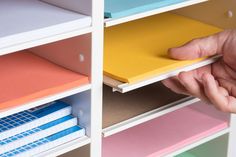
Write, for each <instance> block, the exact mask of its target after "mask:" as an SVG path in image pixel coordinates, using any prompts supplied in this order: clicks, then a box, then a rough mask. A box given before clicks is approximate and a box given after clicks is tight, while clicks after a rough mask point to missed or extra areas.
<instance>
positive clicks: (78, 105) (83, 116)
mask: <svg viewBox="0 0 236 157" xmlns="http://www.w3.org/2000/svg"><path fill="white" fill-rule="evenodd" d="M63 101H64V102H66V103H68V104H70V105H71V106H72V114H73V115H74V116H75V117H77V118H78V119H79V125H80V126H82V127H84V128H85V129H86V135H88V136H91V92H90V91H85V92H82V93H78V94H75V95H72V96H70V97H67V98H65V99H63Z"/></svg>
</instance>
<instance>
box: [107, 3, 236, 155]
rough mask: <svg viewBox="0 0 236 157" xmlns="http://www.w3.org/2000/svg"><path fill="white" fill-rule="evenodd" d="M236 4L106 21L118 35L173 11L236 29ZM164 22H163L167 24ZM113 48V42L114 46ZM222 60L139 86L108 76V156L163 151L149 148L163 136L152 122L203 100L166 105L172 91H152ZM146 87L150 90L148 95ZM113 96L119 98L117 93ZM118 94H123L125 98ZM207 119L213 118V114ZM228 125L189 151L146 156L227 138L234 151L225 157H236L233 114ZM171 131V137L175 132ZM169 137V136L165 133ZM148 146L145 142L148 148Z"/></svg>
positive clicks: (190, 7)
mask: <svg viewBox="0 0 236 157" xmlns="http://www.w3.org/2000/svg"><path fill="white" fill-rule="evenodd" d="M202 2H204V3H202ZM198 3H199V4H198ZM200 3H201V4H200ZM235 4H236V2H233V1H223V0H213V1H191V0H190V1H186V2H183V3H179V4H176V5H170V6H167V7H162V8H158V9H154V10H150V11H145V12H141V13H137V14H133V15H129V16H125V17H120V18H107V19H105V21H104V25H105V27H111V28H109V29H112V27H113V26H115V28H114V30H117V29H118V27H119V25H120V24H121V25H122V24H123V23H126V22H129V23H132V21H134V20H138V19H141V18H147V17H148V16H153V15H156V14H159V13H164V12H167V11H171V12H172V13H175V14H178V15H183V16H186V17H189V18H192V19H195V20H198V21H201V22H203V23H207V24H211V25H213V26H217V27H219V28H222V29H226V28H235V22H236V18H235V17H234V15H233V16H231V15H232V14H234V13H235V11H236V8H235ZM159 22H160V23H161V21H159ZM140 28H142V27H140ZM140 31H141V30H140ZM121 33H122V32H121ZM111 44H113V43H112V42H111ZM218 57H220V56H215V58H212V59H209V60H205V61H203V62H200V63H197V64H193V65H190V66H188V67H184V68H180V69H177V70H173V71H171V72H169V73H164V74H161V75H158V76H153V77H150V78H147V79H145V80H142V81H136V82H134V83H126V82H121V81H118V80H116V79H114V78H112V77H109V76H107V75H104V84H106V85H107V86H110V87H111V88H109V89H107V87H105V88H104V96H103V98H104V99H103V102H104V104H103V109H104V115H103V118H104V119H103V136H104V138H103V140H104V141H103V157H108V156H109V157H110V156H113V157H116V156H117V154H119V155H120V156H124V157H126V155H127V157H128V156H136V157H137V156H139V155H140V154H142V153H143V152H145V151H146V152H148V150H149V149H152V148H153V147H154V146H156V147H159V146H158V145H159V143H155V142H153V143H152V142H150V143H149V142H148V141H146V138H148V139H150V141H152V140H151V137H153V138H154V137H156V136H157V135H156V134H154V133H153V134H152V129H155V124H154V123H153V124H152V126H151V124H150V123H152V122H153V121H155V120H156V121H158V119H159V118H160V119H161V118H162V117H163V116H168V115H171V114H172V112H176V111H178V110H182V109H184V108H186V107H190V108H191V106H192V104H194V103H196V102H198V101H199V100H198V99H196V98H191V97H185V98H178V99H177V100H176V99H174V100H173V99H172V101H171V102H168V101H166V100H167V98H166V97H165V96H164V95H168V96H169V97H172V96H173V95H172V94H171V93H168V92H166V91H165V90H164V89H163V88H161V87H159V90H158V89H157V91H155V90H151V89H152V86H153V85H154V84H155V83H156V82H158V81H161V80H164V79H166V78H169V77H172V76H175V75H177V74H178V73H179V72H181V71H189V70H193V69H196V68H199V67H202V66H205V65H208V64H211V63H214V62H215V61H216V60H217V59H218ZM124 70H125V69H124ZM146 88H150V89H149V90H146ZM108 90H110V93H109V92H108ZM112 91H113V92H115V93H113V94H111V93H112ZM116 92H118V93H119V94H118V93H116ZM153 93H156V94H157V95H158V94H160V95H161V96H159V97H161V98H162V99H164V100H163V101H160V100H161V99H160V100H157V99H155V96H154V95H153ZM122 94H123V96H122ZM149 95H150V97H149ZM157 97H158V96H157ZM142 99H143V100H142ZM155 101H156V105H153V104H155ZM163 102H164V103H163ZM150 104H152V105H150ZM150 106H152V107H150ZM140 108H146V110H144V109H143V110H141V109H140ZM205 114H206V115H208V114H209V113H205ZM189 118H190V117H189ZM176 119H177V118H176ZM163 122H164V121H163ZM176 122H177V120H176ZM149 124H150V126H149ZM227 124H228V126H227V127H225V128H224V129H222V130H219V131H216V132H215V133H212V134H211V135H207V136H205V137H203V138H201V139H198V140H196V141H192V142H190V143H188V144H187V145H185V146H182V147H179V148H178V149H177V150H174V151H170V152H168V153H166V154H165V155H153V154H143V156H158V157H159V156H161V157H162V156H163V157H174V156H176V155H179V154H181V153H184V152H186V151H188V150H191V149H193V148H196V147H198V146H200V145H202V144H204V143H206V142H208V141H212V140H214V139H216V138H218V137H221V136H223V135H229V140H228V146H227V148H228V154H226V153H224V155H225V156H222V157H234V156H235V155H236V152H235V149H234V146H235V138H236V134H235V126H236V120H235V115H234V114H231V115H230V118H229V119H228V120H227ZM166 125H168V124H166ZM198 125H201V124H198ZM145 127H150V129H149V130H148V129H146V130H145ZM193 128H194V127H193ZM174 130H175V128H174V127H173V131H174ZM189 130H191V127H189ZM166 131H167V132H168V131H169V130H166ZM183 132H184V131H183ZM183 132H181V131H180V132H179V133H180V134H181V133H183ZM177 133H178V132H177ZM150 134H152V135H150ZM163 136H165V134H164V133H163ZM167 136H168V135H167ZM176 136H178V135H176ZM166 138H168V137H166ZM136 139H139V140H136ZM156 140H157V141H158V140H160V139H159V138H156ZM129 142H130V143H129ZM142 143H145V146H144V145H143V144H142ZM154 143H155V144H154ZM160 143H161V142H160ZM152 144H153V145H152ZM163 144H166V142H163ZM160 145H161V144H160ZM172 146H173V147H174V146H175V145H174V144H173V145H172ZM172 146H170V147H172ZM134 148H135V149H134ZM157 149H158V148H157ZM218 149H219V148H218ZM157 151H159V150H157ZM209 151H214V150H212V149H211V150H209ZM154 152H155V151H154ZM149 153H150V152H149ZM111 154H113V155H111ZM119 155H118V156H119ZM141 156H142V155H140V157H141Z"/></svg>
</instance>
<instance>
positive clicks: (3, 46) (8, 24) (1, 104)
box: [0, 0, 236, 157]
mask: <svg viewBox="0 0 236 157" xmlns="http://www.w3.org/2000/svg"><path fill="white" fill-rule="evenodd" d="M203 2H204V3H203ZM235 6H236V2H234V1H230V0H226V1H225V0H212V1H207V0H186V1H185V2H181V3H178V4H174V5H170V6H165V7H162V8H158V9H154V10H150V11H145V12H142V13H137V14H134V15H130V16H127V17H122V18H110V19H105V20H104V0H1V1H0V21H1V26H0V62H1V59H2V58H3V57H6V56H9V55H13V54H19V53H24V52H25V51H27V53H29V54H33V55H35V56H37V57H39V58H41V59H42V60H44V61H45V62H48V63H50V64H52V65H53V66H57V67H59V68H60V69H61V70H62V71H66V72H68V73H70V74H71V75H72V74H73V76H74V75H78V76H81V77H83V78H86V79H87V82H86V83H83V84H81V85H79V84H76V85H74V86H70V87H67V88H60V90H52V91H50V92H48V93H47V94H44V95H41V96H39V95H37V92H38V91H37V89H34V87H33V85H32V86H30V87H28V86H27V85H28V82H27V80H26V81H25V80H24V79H22V82H20V84H22V85H24V88H22V91H24V90H25V89H27V90H26V91H27V92H28V91H29V90H32V93H31V94H35V93H36V95H37V97H32V96H31V97H30V98H28V97H27V94H26V95H23V96H20V97H14V94H15V93H16V91H17V90H12V92H10V93H14V94H12V95H13V96H11V94H9V96H10V98H12V99H11V100H5V99H3V96H4V93H5V92H4V90H3V89H6V87H7V86H8V85H9V82H8V81H7V79H5V80H3V79H1V78H2V77H1V78H0V82H1V81H2V82H1V83H0V85H1V86H0V91H1V93H0V118H3V117H6V116H9V115H12V114H15V113H18V112H21V111H24V110H28V109H31V108H34V107H38V106H41V105H43V104H47V103H50V102H52V101H56V100H61V101H64V102H67V103H68V104H71V106H72V114H73V115H74V116H76V117H78V119H79V125H80V126H82V127H83V128H85V130H86V136H84V137H82V138H77V139H75V140H73V141H70V142H67V143H65V144H63V145H60V146H57V147H54V148H53V149H49V150H45V151H43V152H41V153H40V154H38V155H36V156H37V157H44V156H60V155H63V156H67V153H68V152H73V151H74V150H76V149H77V150H80V147H84V146H85V147H86V151H89V153H86V154H90V157H102V154H103V155H104V152H107V151H110V150H106V149H107V148H109V149H111V148H112V146H114V147H119V144H122V142H127V141H128V142H129V140H127V138H126V137H130V138H132V139H138V138H139V137H142V138H143V141H145V139H146V138H145V137H147V138H150V139H151V138H152V136H153V137H157V136H156V135H157V134H153V132H151V133H150V134H149V133H148V132H149V131H150V130H151V131H152V129H154V130H155V129H156V130H158V129H157V127H155V126H156V125H154V124H158V125H162V124H163V123H162V122H161V120H162V119H163V117H166V118H164V120H163V122H166V123H167V122H168V121H169V119H168V117H169V116H170V117H172V119H171V122H172V124H173V127H170V126H168V127H167V128H171V129H173V130H175V129H176V128H178V127H177V126H175V122H174V120H175V118H176V121H177V122H179V123H180V122H181V121H180V120H178V117H181V116H182V115H181V113H188V112H187V110H189V109H191V108H193V106H194V105H192V104H194V103H199V99H197V98H194V97H190V96H183V95H178V94H175V93H173V92H171V91H170V90H168V89H167V88H165V87H164V86H162V85H160V84H159V83H157V82H158V81H161V80H164V79H167V78H169V77H172V76H175V75H177V74H178V73H179V72H181V71H189V70H192V69H196V68H199V67H202V66H205V65H208V64H211V63H213V62H215V61H216V60H217V59H218V58H219V57H220V56H215V57H213V58H210V59H208V60H204V61H202V62H199V63H197V64H193V65H190V66H187V67H183V68H180V69H177V70H173V71H171V72H168V73H163V74H161V75H158V76H153V77H150V78H147V79H145V80H142V81H139V82H135V83H130V84H129V83H124V82H120V81H117V80H115V79H112V78H110V77H107V76H103V44H104V43H103V33H104V31H103V29H104V27H110V26H115V25H117V26H119V24H122V23H125V22H132V21H133V20H138V19H141V18H147V17H148V16H152V15H156V14H159V13H164V12H169V11H171V12H172V13H175V14H179V15H184V16H187V17H189V18H192V19H196V20H199V21H202V22H204V23H208V24H212V25H215V26H218V27H220V28H223V29H224V28H235V23H236V18H235V17H234V16H229V15H228V16H227V13H234V12H236V7H235ZM160 22H161V21H160ZM111 28H112V27H111ZM14 61H16V60H15V59H14V60H12V62H11V65H14ZM26 63H27V62H26ZM0 65H2V67H0V70H1V68H2V69H3V68H4V69H5V68H6V69H7V67H8V65H7V64H5V65H4V62H1V64H0ZM15 68H16V69H17V68H19V67H17V66H15ZM32 68H33V67H31V66H30V65H28V66H26V69H29V70H31V71H34V69H32ZM13 70H14V69H13ZM46 70H47V69H42V71H46ZM53 73H54V71H51V73H48V75H49V74H50V75H51V74H52V75H53ZM0 74H2V73H1V71H0ZM13 74H14V71H13ZM13 76H15V79H17V80H19V78H20V76H24V73H23V74H21V75H13ZM64 76H65V75H64ZM64 76H62V78H63V77H64ZM9 77H10V75H9ZM29 78H31V77H28V79H29ZM11 80H13V81H12V82H14V77H11ZM44 81H45V80H42V81H40V80H38V81H37V83H35V84H36V85H37V84H40V83H44ZM54 81H55V80H51V82H54ZM46 82H47V80H46ZM49 82H50V80H49ZM67 83H68V82H67ZM70 83H71V82H70V81H69V84H70ZM103 83H104V84H106V85H108V86H110V87H111V88H109V87H107V86H104V87H103ZM58 86H60V85H57V87H58ZM51 88H54V86H53V87H51V86H48V87H46V90H47V89H51ZM28 89H29V90H28ZM102 90H103V91H102ZM114 91H118V92H114ZM39 92H40V91H39ZM25 97H26V98H27V99H26V98H25ZM20 98H24V99H20ZM102 99H103V101H102ZM14 100H15V101H14ZM12 102H13V103H12ZM102 102H104V103H102ZM9 104H10V106H8V105H9ZM183 111H184V112H183ZM207 111H211V112H208V113H205V112H204V111H202V110H201V109H195V111H194V112H192V113H194V114H195V115H197V116H199V117H200V118H202V117H203V119H207V120H209V122H212V121H213V122H216V124H215V126H214V125H212V126H211V127H209V128H207V127H206V126H204V127H206V128H207V130H206V132H205V131H204V130H201V131H199V132H198V133H199V134H201V138H200V136H199V138H195V140H192V141H187V145H181V146H178V147H175V148H177V149H174V150H172V151H170V152H168V153H165V155H163V156H165V157H174V156H176V155H179V154H181V153H183V152H186V151H188V150H190V149H193V148H195V147H197V146H199V145H201V144H204V143H206V142H208V141H211V140H213V139H216V138H217V137H220V136H222V135H225V134H228V135H229V140H228V144H229V145H228V155H225V157H235V156H236V151H235V145H236V144H235V138H236V116H235V115H233V114H231V115H230V117H227V120H225V119H224V118H223V119H224V120H222V119H221V118H218V117H217V116H215V115H218V114H219V113H218V112H216V111H214V110H211V109H207ZM178 112H179V115H178V114H177V113H178ZM175 114H176V115H175ZM173 115H175V116H173ZM184 116H185V117H184V120H186V123H187V122H188V117H187V116H186V115H184ZM228 116H229V115H228ZM102 117H103V119H102ZM173 117H174V120H173ZM189 117H190V116H189ZM225 117H226V116H225ZM166 119H167V120H166ZM195 122H198V117H195ZM166 123H164V124H166ZM149 124H152V125H150V126H148V125H149ZM204 124H205V125H206V124H207V122H206V123H204ZM188 125H189V129H191V127H194V125H192V124H190V123H188ZM146 126H148V127H150V128H152V129H149V130H148V129H146V128H145V127H146ZM215 127H216V128H215ZM218 127H219V128H218ZM136 128H138V129H140V130H141V131H140V132H138V131H136V130H135V129H136ZM164 128H165V127H164ZM179 129H180V128H179ZM195 129H196V130H197V129H198V128H197V127H196V126H195ZM209 130H210V131H212V130H213V133H212V134H210V133H209V132H207V131H209ZM142 131H143V132H142ZM165 131H166V132H167V131H168V130H162V133H163V132H164V133H165ZM187 131H188V130H187V129H185V130H181V129H180V132H184V133H186V134H187ZM128 134H130V136H128ZM140 135H142V136H140ZM191 136H192V137H189V138H194V135H191ZM117 137H118V138H117ZM124 137H125V138H124ZM163 137H164V135H163ZM113 138H114V139H116V140H113ZM122 138H124V139H122ZM186 139H188V137H186ZM186 139H185V138H183V139H182V140H186ZM107 141H108V142H107ZM114 141H115V142H114ZM117 141H118V143H116V142H117ZM140 142H142V141H140ZM102 143H103V145H102ZM134 144H137V146H142V144H141V143H138V142H135V143H134ZM152 144H155V141H154V142H153V143H152ZM107 146H109V147H107ZM129 146H131V145H129ZM146 146H147V147H149V146H148V142H147V143H146ZM158 146H160V147H161V146H162V145H161V144H160V145H158ZM172 146H176V143H173V144H170V143H169V144H168V147H172ZM122 147H123V148H124V146H122ZM87 148H89V149H87ZM119 148H121V147H119ZM127 148H128V147H127ZM140 148H141V147H140ZM142 148H143V147H142ZM130 150H132V149H130ZM141 150H142V149H139V150H137V151H141ZM154 150H155V149H154ZM112 151H113V150H112ZM125 151H126V150H120V152H122V153H124V154H125ZM118 152H119V151H118ZM114 153H116V151H114ZM126 153H127V154H129V153H130V152H126ZM154 153H155V151H154ZM108 154H109V153H108ZM80 155H81V154H79V153H78V154H76V156H80ZM106 155H107V154H105V155H104V156H103V157H107V156H106ZM114 155H120V154H118V153H116V154H114ZM29 156H30V155H29ZM108 157H113V155H112V156H108ZM122 157H126V156H125V155H122ZM127 157H130V156H127ZM135 157H136V156H135ZM158 157H159V156H158Z"/></svg>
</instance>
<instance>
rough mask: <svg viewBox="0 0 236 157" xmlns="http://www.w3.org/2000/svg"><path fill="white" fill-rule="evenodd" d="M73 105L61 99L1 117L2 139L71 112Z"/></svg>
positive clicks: (0, 138) (0, 134)
mask: <svg viewBox="0 0 236 157" xmlns="http://www.w3.org/2000/svg"><path fill="white" fill-rule="evenodd" d="M71 110H72V109H71V106H70V105H69V104H66V103H64V102H61V101H56V102H52V103H50V104H47V105H44V106H40V107H37V108H33V109H30V110H27V111H23V112H19V113H16V114H13V115H10V116H7V117H4V118H1V119H0V140H3V139H6V138H8V137H11V136H13V135H16V134H19V133H22V132H24V131H27V130H30V129H33V128H35V127H38V126H40V125H43V124H46V123H49V122H51V121H54V120H56V119H59V118H62V117H64V116H67V115H70V114H71Z"/></svg>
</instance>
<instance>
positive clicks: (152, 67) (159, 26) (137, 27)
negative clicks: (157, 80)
mask: <svg viewBox="0 0 236 157" xmlns="http://www.w3.org/2000/svg"><path fill="white" fill-rule="evenodd" d="M220 30H221V29H219V28H217V27H214V26H211V25H208V24H204V23H201V22H199V21H195V20H193V19H189V18H186V17H183V16H179V15H175V14H171V13H164V14H159V15H156V16H152V17H148V18H144V19H141V20H137V21H133V22H128V23H125V24H121V25H117V26H113V27H109V28H106V29H105V58H104V61H105V62H104V74H105V75H106V76H108V77H111V78H113V79H116V80H119V81H121V82H128V83H132V82H136V81H140V80H144V79H146V78H149V77H152V76H156V75H159V74H163V73H166V72H169V71H172V70H175V69H177V68H181V67H184V66H187V65H191V64H193V63H196V62H199V61H201V60H203V59H197V60H191V61H177V60H173V59H170V58H169V57H168V56H167V51H168V49H169V48H171V47H176V46H180V45H181V44H184V43H185V42H187V41H189V40H191V39H193V38H197V37H202V36H206V35H210V34H213V33H216V32H219V31H220ZM186 53H188V52H186Z"/></svg>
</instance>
